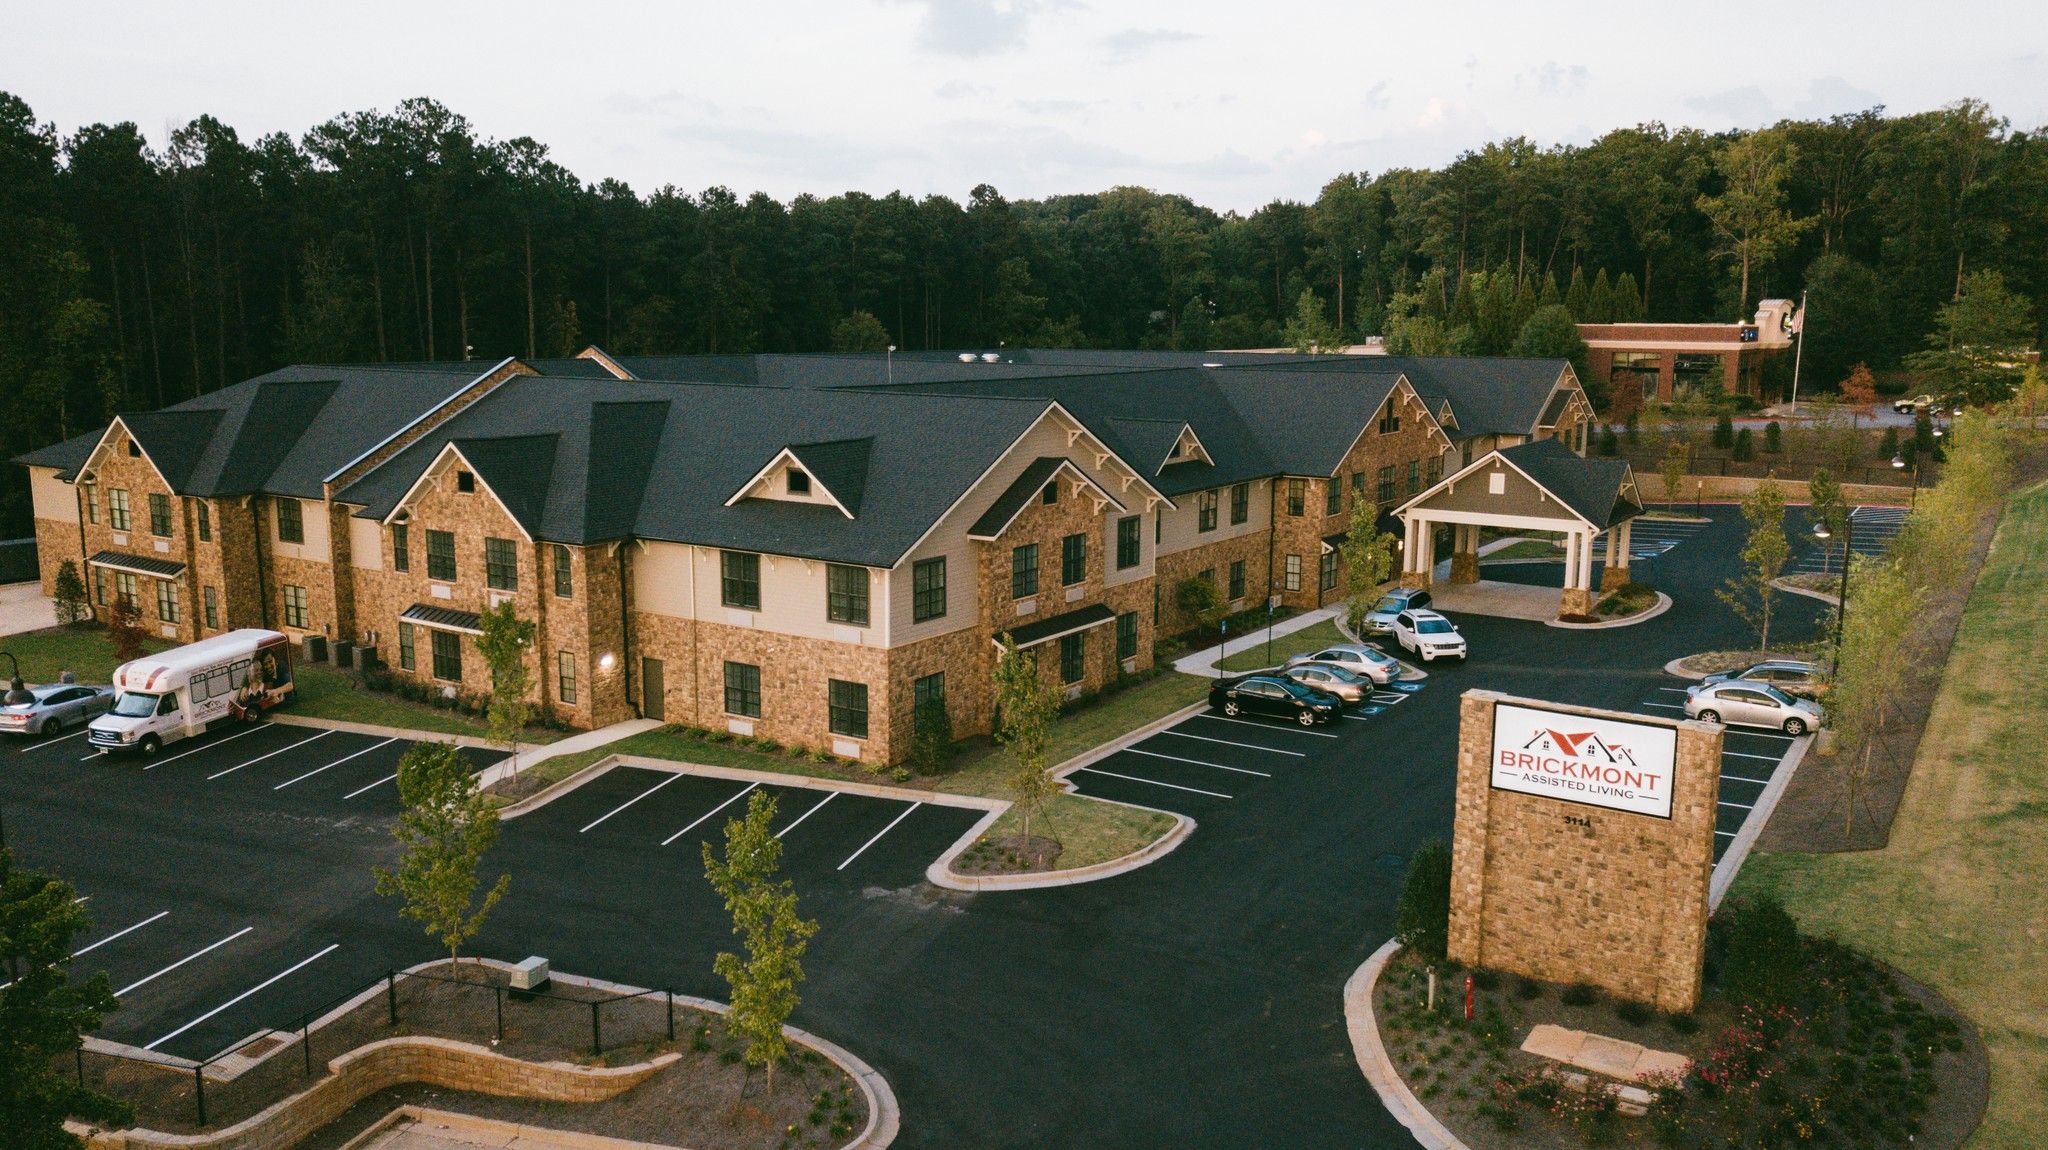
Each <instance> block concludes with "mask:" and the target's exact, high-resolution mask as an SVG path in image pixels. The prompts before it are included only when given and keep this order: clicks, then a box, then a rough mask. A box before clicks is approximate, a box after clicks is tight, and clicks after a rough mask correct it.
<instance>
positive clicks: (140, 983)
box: [114, 926, 256, 998]
mask: <svg viewBox="0 0 2048 1150" xmlns="http://www.w3.org/2000/svg"><path fill="white" fill-rule="evenodd" d="M255 929H256V928H255V927H253V926H245V927H243V928H242V929H240V930H238V931H236V932H235V933H233V934H231V935H229V936H227V937H226V938H224V939H221V940H220V941H219V942H216V943H213V944H212V945H209V946H203V947H201V948H199V949H198V950H195V951H193V952H192V953H191V954H188V955H186V956H185V957H183V958H181V959H179V960H178V961H176V962H174V963H172V964H171V965H169V966H167V967H164V968H163V969H162V970H159V971H157V972H156V973H155V974H152V975H150V976H148V977H147V978H140V979H137V980H136V981H134V982H131V983H129V984H128V985H126V986H124V987H122V988H121V989H119V990H117V991H115V992H114V997H115V998H125V997H127V995H128V992H129V991H131V990H137V989H140V988H141V987H144V986H147V985H149V984H150V983H152V982H155V981H156V980H157V979H159V978H162V977H163V976H164V975H166V974H169V973H170V972H172V971H174V970H176V969H178V968H179V967H181V966H183V965H185V964H186V963H188V962H191V961H192V960H193V959H195V958H198V957H199V956H200V955H202V954H206V953H207V952H209V951H215V950H219V949H220V948H221V947H224V946H226V945H227V944H229V943H231V942H233V941H235V940H236V939H238V938H240V937H242V936H243V935H245V934H248V933H249V932H250V931H252V930H255Z"/></svg>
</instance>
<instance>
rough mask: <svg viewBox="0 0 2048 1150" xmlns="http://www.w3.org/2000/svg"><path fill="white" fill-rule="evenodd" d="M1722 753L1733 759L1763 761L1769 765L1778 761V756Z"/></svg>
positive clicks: (1737, 752) (1732, 752)
mask: <svg viewBox="0 0 2048 1150" xmlns="http://www.w3.org/2000/svg"><path fill="white" fill-rule="evenodd" d="M1721 753H1722V754H1723V755H1725V756H1727V757H1728V758H1731V759H1762V760H1763V761H1764V762H1767V763H1775V762H1777V761H1778V756H1776V755H1752V754H1748V753H1746V752H1743V751H1722V752H1721Z"/></svg>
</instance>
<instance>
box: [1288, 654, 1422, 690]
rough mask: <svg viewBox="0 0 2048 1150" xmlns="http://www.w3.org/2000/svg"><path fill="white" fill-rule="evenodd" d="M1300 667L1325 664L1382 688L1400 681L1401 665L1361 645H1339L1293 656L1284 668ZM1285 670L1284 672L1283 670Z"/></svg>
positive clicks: (1389, 656)
mask: <svg viewBox="0 0 2048 1150" xmlns="http://www.w3.org/2000/svg"><path fill="white" fill-rule="evenodd" d="M1303 663H1328V664H1330V665H1331V666H1335V667H1342V668H1344V669H1345V670H1347V671H1349V672H1351V673H1352V674H1354V675H1363V676H1365V677H1366V678H1368V679H1371V680H1372V681H1373V682H1375V683H1377V684H1379V685H1380V686H1382V687H1384V686H1386V685H1387V684H1388V683H1391V682H1393V681H1394V680H1395V679H1398V678H1400V677H1401V661H1400V660H1399V659H1396V658H1394V657H1393V656H1392V655H1389V654H1387V653H1386V652H1385V651H1382V650H1380V649H1379V648H1378V647H1369V646H1366V645H1365V644H1363V643H1338V644H1337V645H1335V646H1332V647H1325V648H1323V649H1322V650H1320V651H1312V652H1310V653H1308V654H1306V655H1295V656H1294V657H1292V658H1290V659H1288V660H1287V663H1286V667H1298V666H1300V665H1302V664H1303ZM1283 669H1285V668H1283Z"/></svg>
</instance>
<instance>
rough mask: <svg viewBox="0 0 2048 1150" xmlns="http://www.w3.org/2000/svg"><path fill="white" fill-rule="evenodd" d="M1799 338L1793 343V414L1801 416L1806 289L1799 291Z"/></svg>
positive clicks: (1795, 416)
mask: <svg viewBox="0 0 2048 1150" xmlns="http://www.w3.org/2000/svg"><path fill="white" fill-rule="evenodd" d="M1797 326H1798V333H1797V334H1798V336H1799V339H1798V341H1797V342H1796V343H1794V344H1793V345H1792V416H1793V418H1795V419H1796V418H1798V416H1799V361H1800V360H1802V359H1804V358H1805V357H1806V291H1805V289H1803V288H1802V289H1801V290H1800V292H1799V316H1798V323H1797Z"/></svg>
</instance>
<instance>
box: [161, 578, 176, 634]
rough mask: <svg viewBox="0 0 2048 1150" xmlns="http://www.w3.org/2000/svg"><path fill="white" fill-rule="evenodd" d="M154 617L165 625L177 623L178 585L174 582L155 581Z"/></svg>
mask: <svg viewBox="0 0 2048 1150" xmlns="http://www.w3.org/2000/svg"><path fill="white" fill-rule="evenodd" d="M156 617H157V618H159V619H162V620H163V621H164V622H166V623H175V622H177V621H178V584H177V582H176V581H175V580H171V579H159V580H157V581H156Z"/></svg>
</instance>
